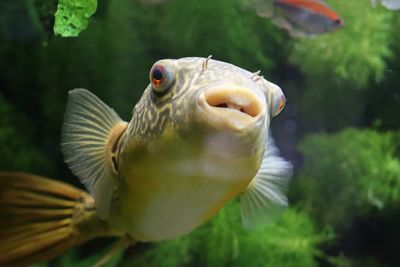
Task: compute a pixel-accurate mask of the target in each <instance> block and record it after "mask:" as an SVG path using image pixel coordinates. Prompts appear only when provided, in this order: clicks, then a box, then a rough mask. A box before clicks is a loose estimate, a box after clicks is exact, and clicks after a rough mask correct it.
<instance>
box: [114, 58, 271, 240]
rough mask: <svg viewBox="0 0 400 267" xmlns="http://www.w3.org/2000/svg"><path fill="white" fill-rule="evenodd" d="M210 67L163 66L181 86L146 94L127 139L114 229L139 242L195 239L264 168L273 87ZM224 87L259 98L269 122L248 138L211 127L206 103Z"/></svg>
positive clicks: (233, 70) (220, 65)
mask: <svg viewBox="0 0 400 267" xmlns="http://www.w3.org/2000/svg"><path fill="white" fill-rule="evenodd" d="M206 60H207V59H205V58H183V59H179V60H162V61H159V63H160V64H168V65H169V66H171V67H173V68H174V69H175V77H174V78H175V79H174V82H173V83H172V85H171V87H170V88H169V89H168V90H166V92H165V93H163V94H159V93H156V92H155V91H154V90H152V87H151V85H149V86H148V87H147V88H146V89H145V91H144V93H143V96H142V98H141V99H140V101H139V102H138V103H137V104H136V106H135V107H134V109H133V114H132V119H131V121H130V122H129V124H128V126H127V129H126V131H125V132H124V134H123V136H122V138H121V142H120V146H119V149H118V151H119V154H118V159H117V161H118V168H117V169H118V170H119V171H120V173H121V175H120V179H119V180H120V181H119V186H118V190H119V192H118V194H117V195H118V197H119V199H114V202H113V206H112V207H113V208H112V210H111V214H110V221H111V223H114V224H115V225H118V226H120V227H122V228H123V229H128V233H129V234H131V235H132V236H133V237H134V238H135V239H138V240H163V239H171V238H175V237H178V236H180V235H183V234H186V233H188V232H190V231H191V230H193V229H194V228H195V227H197V226H198V225H200V224H202V223H204V221H206V220H208V219H209V218H210V217H211V216H213V215H214V214H215V213H216V212H217V211H218V210H219V209H220V208H221V207H222V206H223V205H224V204H225V203H226V202H227V201H229V200H230V199H232V198H233V197H234V196H236V195H237V194H238V193H240V192H241V191H243V190H245V188H246V186H247V185H248V184H249V182H250V181H251V179H252V178H253V177H254V175H255V174H256V172H257V170H258V168H259V165H260V162H261V159H262V156H263V153H264V142H265V139H266V136H267V133H268V131H267V129H268V126H269V120H270V116H269V113H268V110H269V108H268V107H267V106H268V105H269V104H268V94H269V92H268V85H267V82H266V81H265V80H264V79H262V78H260V79H257V81H254V74H253V73H251V72H248V71H246V70H244V69H241V68H239V67H236V66H234V65H231V64H228V63H224V62H220V61H216V60H212V59H208V62H206V64H205V61H206ZM221 86H226V87H229V86H240V87H243V88H248V89H249V90H251V91H253V92H255V93H256V94H257V96H259V98H260V99H262V101H263V103H265V106H266V108H265V110H266V112H265V114H263V116H261V117H260V118H259V119H258V121H257V122H256V123H255V124H254V126H253V127H251V128H249V129H244V130H242V131H236V132H232V131H230V130H229V129H224V128H219V127H218V126H215V125H214V126H211V125H209V124H208V123H207V120H206V119H205V117H204V115H203V114H202V113H201V111H200V109H199V105H198V99H199V95H200V93H201V92H203V91H204V90H207V88H211V87H221ZM122 203H123V204H122Z"/></svg>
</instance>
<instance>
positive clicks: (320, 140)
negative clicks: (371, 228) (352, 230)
mask: <svg viewBox="0 0 400 267" xmlns="http://www.w3.org/2000/svg"><path fill="white" fill-rule="evenodd" d="M399 138H400V136H399V134H398V133H391V132H387V133H380V132H376V131H374V130H357V129H353V128H349V129H346V130H343V131H342V132H339V133H337V134H312V135H308V136H307V137H306V138H305V139H304V140H303V141H302V142H301V144H300V145H299V148H300V151H301V152H302V153H303V156H304V167H303V169H302V170H301V172H300V174H299V177H297V179H295V184H294V186H293V187H292V196H294V198H295V199H297V200H298V201H299V202H300V203H303V205H305V206H308V208H309V209H310V212H311V213H312V214H313V215H314V216H315V217H316V218H318V220H319V222H320V223H321V225H325V224H331V225H333V226H336V227H339V228H341V227H344V226H346V225H348V224H349V221H351V219H352V218H353V217H357V216H362V215H365V214H366V213H367V212H369V211H371V210H372V209H382V208H384V206H385V205H391V204H395V203H398V202H399V201H400V160H399V157H398V155H396V153H397V152H396V151H398V148H399V145H398V144H399V140H400V139H399Z"/></svg>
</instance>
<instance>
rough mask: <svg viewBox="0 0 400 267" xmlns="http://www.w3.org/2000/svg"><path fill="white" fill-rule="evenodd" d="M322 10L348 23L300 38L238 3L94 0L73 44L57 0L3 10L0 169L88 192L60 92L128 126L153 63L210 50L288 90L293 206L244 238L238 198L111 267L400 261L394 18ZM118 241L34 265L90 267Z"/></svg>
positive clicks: (367, 11) (280, 122) (358, 9)
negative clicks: (100, 107) (74, 162)
mask: <svg viewBox="0 0 400 267" xmlns="http://www.w3.org/2000/svg"><path fill="white" fill-rule="evenodd" d="M78 2H79V1H78ZM143 2H145V1H144V0H143ZM327 2H329V4H330V5H331V6H332V7H333V8H334V9H335V10H336V11H337V12H338V13H339V14H340V15H341V16H342V17H343V19H344V22H345V26H344V27H343V28H342V29H340V30H339V31H337V32H334V33H329V34H325V35H322V36H319V37H315V38H305V39H298V38H292V37H290V36H289V35H288V33H287V32H286V31H284V30H281V29H278V28H277V27H276V26H275V25H273V24H272V23H271V21H270V20H268V19H265V18H260V17H258V16H257V15H256V13H255V11H254V7H253V6H252V5H253V3H252V2H251V1H245V0H218V1H212V0H207V1H206V0H202V1H199V0H169V1H164V2H161V3H159V4H146V3H142V2H140V1H138V0H99V2H98V6H97V11H96V12H95V14H94V15H93V16H92V17H91V18H90V19H89V25H88V27H87V29H86V30H84V31H82V32H81V33H80V34H79V36H78V37H75V38H62V37H60V36H55V35H54V32H53V25H54V13H55V12H56V9H57V1H54V0H46V1H45V0H25V1H2V3H1V4H0V170H16V171H26V172H30V173H34V174H39V175H44V176H48V177H51V178H54V179H59V180H63V181H66V182H68V183H71V184H74V185H76V186H79V187H82V186H81V185H80V184H79V182H78V179H77V178H76V177H74V176H73V175H72V174H71V173H70V171H69V170H68V168H67V166H66V164H64V163H63V159H62V155H61V151H60V129H61V124H62V120H63V112H64V109H65V105H66V101H67V92H68V90H70V89H72V88H86V89H89V90H91V91H92V92H94V93H95V94H96V95H98V96H99V97H100V98H101V99H103V100H104V101H105V102H106V103H107V104H109V105H110V106H111V107H113V108H114V109H115V110H116V111H117V112H118V113H119V114H120V115H121V117H122V118H124V119H125V120H128V119H129V118H130V114H131V111H132V108H133V106H134V104H135V103H136V101H137V100H138V99H139V98H140V96H141V94H142V91H143V90H144V88H145V87H146V86H147V84H148V83H149V81H148V71H149V69H150V68H151V66H152V64H153V63H154V62H155V61H157V60H159V59H162V58H180V57H185V56H202V57H207V56H208V55H213V58H215V59H218V60H222V61H227V62H230V63H233V64H235V65H238V66H240V67H242V68H245V69H248V70H250V71H257V70H261V73H262V75H264V77H265V78H266V79H268V80H269V81H271V82H274V83H276V84H278V85H279V86H280V87H281V88H282V89H283V91H284V92H285V95H286V97H287V105H286V108H285V109H284V111H283V112H282V113H281V114H280V115H279V116H278V117H276V118H275V119H273V121H272V125H271V128H272V134H273V136H274V137H275V139H276V142H277V145H278V147H279V148H280V150H281V153H282V155H283V156H284V157H285V158H286V159H288V160H290V161H291V162H292V163H293V165H294V169H295V174H294V177H293V179H292V181H291V183H290V187H289V192H288V196H289V202H290V204H289V207H288V208H287V209H286V210H285V211H283V213H282V215H281V216H280V217H279V218H277V219H275V220H273V221H272V222H271V223H270V224H269V225H266V226H265V227H264V228H262V229H258V230H255V231H248V230H244V229H243V228H242V226H241V222H240V212H239V209H238V203H237V201H232V202H231V203H230V204H229V205H228V206H227V207H225V208H224V209H223V210H222V211H221V212H220V213H219V214H218V215H217V216H216V217H215V218H214V219H212V220H211V221H210V222H209V223H207V224H206V225H204V226H202V227H200V228H199V229H198V230H196V231H194V232H193V233H191V234H189V235H188V236H185V237H182V238H180V239H177V240H171V241H165V242H161V243H149V244H139V245H136V246H135V247H132V248H129V249H127V250H126V251H125V252H124V253H120V254H119V255H118V256H117V257H115V258H114V259H113V260H112V261H111V262H110V263H109V264H108V266H135V267H139V266H143V267H153V266H154V267H160V266H161V267H162V266H165V267H173V266H184V267H195V266H196V267H198V266H212V267H214V266H250V267H252V266H268V267H279V266H289V267H290V266H293V267H303V266H304V267H312V266H339V267H347V266H356V267H387V266H393V267H398V266H400V253H399V251H400V227H399V226H400V208H399V203H400V158H399V156H400V132H399V129H400V85H399V84H400V30H399V29H400V11H391V10H387V9H385V8H384V7H381V6H377V7H375V8H374V7H372V5H371V3H370V1H369V0H352V1H345V0H337V1H334V0H330V1H327ZM113 241H114V240H112V239H100V240H96V241H92V242H88V243H86V244H84V245H82V246H80V247H78V248H74V249H72V250H71V251H69V252H67V253H66V254H64V255H63V256H61V257H59V258H57V259H54V260H52V261H51V262H48V263H42V264H39V265H37V266H43V267H44V266H62V267H64V266H90V265H91V264H93V262H95V261H96V259H98V258H99V257H100V256H101V255H102V254H103V253H104V252H105V251H106V250H107V248H108V247H109V246H110V245H111V244H112V242H113Z"/></svg>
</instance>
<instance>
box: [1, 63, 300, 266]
mask: <svg viewBox="0 0 400 267" xmlns="http://www.w3.org/2000/svg"><path fill="white" fill-rule="evenodd" d="M258 74H259V72H256V73H251V72H249V71H247V70H244V69H242V68H239V67H237V66H234V65H232V64H229V63H225V62H221V61H218V60H213V59H211V58H210V57H209V58H198V57H189V58H181V59H176V60H173V59H164V60H159V61H157V62H156V63H155V64H154V65H153V67H152V68H151V70H150V74H149V76H150V84H149V85H148V87H147V88H146V89H145V91H144V93H143V95H142V97H141V99H140V100H139V102H138V103H137V104H136V105H135V107H134V109H133V112H132V118H131V120H130V121H129V122H125V121H124V120H122V119H121V118H120V117H119V116H118V115H117V113H116V112H115V111H114V110H113V109H111V108H109V107H108V106H107V105H106V104H105V103H103V102H102V101H101V100H100V99H99V98H98V97H96V96H95V95H94V94H92V93H91V92H89V91H87V90H85V89H74V90H71V91H70V92H69V99H68V103H67V107H66V111H65V118H64V124H63V127H62V136H61V147H62V152H63V155H64V158H65V162H66V163H67V165H68V166H69V168H70V169H71V171H72V173H73V174H74V175H76V176H77V177H78V178H79V179H80V181H81V182H82V183H83V184H84V185H85V187H86V189H87V190H88V191H89V193H86V192H84V191H82V190H79V189H77V188H75V187H72V186H70V185H67V184H64V183H61V182H57V181H55V180H50V179H47V178H43V177H38V176H34V175H31V174H25V173H12V172H8V173H7V172H3V173H0V203H1V206H0V216H1V217H0V219H1V220H0V236H1V240H0V265H1V266H19V265H25V264H28V263H33V262H36V261H43V260H48V259H50V258H53V257H55V256H57V255H59V254H60V253H62V252H64V251H65V250H66V249H68V248H70V247H72V246H75V245H77V244H80V243H82V242H85V241H87V240H90V239H93V238H96V237H101V236H116V237H121V238H122V239H121V240H126V239H129V242H135V241H140V242H154V241H162V240H168V239H174V238H177V237H180V236H182V235H185V234H188V233H190V232H191V231H193V230H194V229H196V228H197V227H199V226H200V225H202V224H204V223H205V222H207V221H208V220H209V219H210V218H212V217H213V216H214V215H215V214H216V213H217V212H218V211H219V210H220V209H221V208H222V207H223V206H224V205H225V204H226V203H227V202H229V201H230V200H232V199H233V198H235V197H239V199H240V206H241V216H242V221H243V224H244V226H245V227H247V228H251V227H255V226H257V225H259V224H262V223H264V222H266V221H267V220H268V219H269V217H270V215H271V213H270V211H271V210H272V209H273V208H274V207H283V206H286V205H287V198H286V197H285V193H284V192H285V188H286V187H287V184H288V180H289V178H290V176H291V172H292V167H291V164H290V163H289V162H287V161H286V160H284V159H283V158H282V157H280V156H279V155H278V149H277V148H276V146H275V145H274V142H273V140H272V138H271V137H270V135H269V125H270V120H271V118H272V117H274V116H276V115H277V114H278V113H280V112H281V110H282V109H283V107H284V105H285V97H284V94H283V92H282V90H281V89H280V88H279V87H278V86H277V85H275V84H273V83H271V82H268V81H267V80H266V79H264V78H263V77H262V76H259V75H258ZM122 243H124V242H122Z"/></svg>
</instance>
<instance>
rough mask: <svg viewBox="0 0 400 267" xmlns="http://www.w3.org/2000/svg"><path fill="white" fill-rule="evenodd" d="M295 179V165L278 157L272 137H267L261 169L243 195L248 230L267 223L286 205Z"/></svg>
mask: <svg viewBox="0 0 400 267" xmlns="http://www.w3.org/2000/svg"><path fill="white" fill-rule="evenodd" d="M291 176H292V164H291V163H290V162H288V161H286V160H285V159H283V158H282V157H280V156H279V151H278V148H277V147H276V146H275V144H274V141H273V139H272V137H268V139H267V143H266V147H265V153H264V158H263V160H262V163H261V167H260V169H259V170H258V172H257V174H256V176H255V177H254V178H253V180H252V181H251V183H250V184H249V186H248V187H247V188H246V190H245V191H244V192H243V193H242V194H241V195H240V209H241V215H242V222H243V225H244V227H245V228H254V227H257V226H259V225H262V224H265V223H267V222H268V221H269V219H270V218H271V217H273V215H274V213H276V211H279V210H280V209H279V208H282V207H286V206H287V198H286V195H285V193H286V189H287V186H288V183H289V179H290V177H291Z"/></svg>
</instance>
